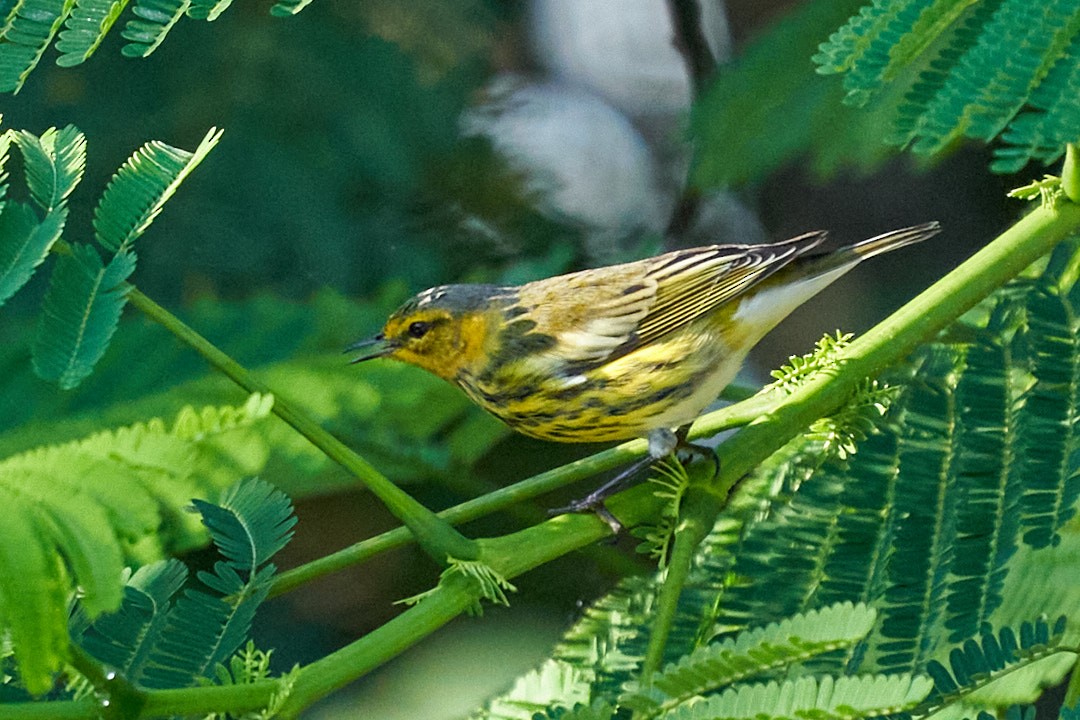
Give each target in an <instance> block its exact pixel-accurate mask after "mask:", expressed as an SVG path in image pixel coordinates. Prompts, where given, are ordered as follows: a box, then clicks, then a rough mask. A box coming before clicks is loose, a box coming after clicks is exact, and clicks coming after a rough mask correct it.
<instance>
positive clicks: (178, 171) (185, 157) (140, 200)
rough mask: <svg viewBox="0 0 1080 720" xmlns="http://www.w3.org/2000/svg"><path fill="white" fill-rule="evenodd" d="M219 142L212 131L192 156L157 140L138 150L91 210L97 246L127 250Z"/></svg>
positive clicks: (215, 131)
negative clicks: (92, 210)
mask: <svg viewBox="0 0 1080 720" xmlns="http://www.w3.org/2000/svg"><path fill="white" fill-rule="evenodd" d="M220 139H221V131H220V130H217V129H214V128H211V130H210V131H209V132H208V133H207V134H206V136H205V137H204V138H203V139H202V142H200V143H199V146H198V147H197V148H196V149H195V151H194V152H187V151H186V150H180V149H179V148H174V147H172V146H170V145H166V144H165V143H163V142H159V141H156V140H155V141H152V142H149V143H147V144H145V145H143V146H142V147H141V148H139V150H137V151H136V152H135V154H134V155H132V156H131V157H130V158H129V159H128V160H127V162H125V163H124V165H123V166H122V167H121V168H120V169H119V170H118V171H117V173H116V175H114V176H113V179H112V180H110V181H109V185H108V187H107V188H105V193H104V195H102V197H101V202H99V203H98V206H97V208H96V209H95V210H94V231H95V233H96V237H97V240H98V242H100V243H101V244H102V246H103V247H106V248H108V249H109V250H113V251H115V252H122V251H124V250H127V249H128V248H129V247H130V246H131V244H132V243H133V242H134V241H135V239H136V238H137V237H139V236H140V235H142V234H143V232H145V231H146V228H148V227H149V226H150V223H152V222H153V221H154V218H156V217H157V216H158V213H160V212H161V208H162V207H163V206H164V205H165V202H166V201H167V200H168V199H169V198H170V197H172V195H173V193H174V192H176V189H177V188H178V187H179V186H180V183H182V182H183V181H184V179H185V178H186V177H187V176H188V174H190V173H191V171H192V170H194V169H195V168H196V167H198V165H199V163H201V162H202V161H203V158H205V157H206V155H207V154H208V153H209V152H210V151H211V150H213V149H214V146H215V145H217V143H218V140H220Z"/></svg>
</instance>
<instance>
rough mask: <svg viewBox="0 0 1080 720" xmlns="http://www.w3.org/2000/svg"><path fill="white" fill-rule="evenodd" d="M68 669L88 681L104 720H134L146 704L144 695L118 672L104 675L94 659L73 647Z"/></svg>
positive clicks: (103, 670) (103, 671)
mask: <svg viewBox="0 0 1080 720" xmlns="http://www.w3.org/2000/svg"><path fill="white" fill-rule="evenodd" d="M69 652H70V653H71V666H72V667H73V668H75V669H76V670H78V671H79V673H80V674H81V675H82V676H83V677H84V678H86V679H87V680H89V681H90V684H91V685H93V686H94V689H95V690H96V691H97V693H98V696H99V697H100V698H101V701H100V704H99V709H100V711H101V714H102V716H103V717H106V718H129V717H136V716H137V715H138V714H139V712H140V711H141V710H142V707H143V705H144V704H145V703H146V693H144V692H143V691H142V690H139V689H138V688H137V687H135V686H134V685H132V684H131V683H130V682H128V680H127V678H125V677H124V676H123V675H120V674H119V673H117V672H111V671H108V672H107V671H106V670H105V669H104V668H103V667H102V666H101V663H99V662H98V661H97V660H96V659H94V658H93V657H92V656H91V655H90V654H89V653H88V652H86V651H85V650H83V649H82V648H81V647H79V646H78V645H76V644H75V643H72V644H71V646H70V648H69Z"/></svg>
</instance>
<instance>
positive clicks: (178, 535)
mask: <svg viewBox="0 0 1080 720" xmlns="http://www.w3.org/2000/svg"><path fill="white" fill-rule="evenodd" d="M269 411H270V399H269V398H265V397H262V396H258V395H255V396H252V398H251V399H249V401H248V403H247V404H246V405H245V406H244V407H243V408H221V409H211V410H204V411H203V412H201V413H198V414H195V413H194V411H192V410H190V409H187V410H185V411H184V412H182V413H180V416H179V417H178V418H177V421H176V422H175V423H174V424H173V426H172V427H171V428H169V427H166V425H165V424H164V423H163V422H161V421H160V420H156V421H151V422H150V423H146V424H141V425H136V426H132V427H129V428H122V429H119V430H116V431H112V432H102V433H98V434H96V435H93V436H91V437H88V438H86V439H84V440H81V441H77V442H71V443H67V444H65V445H58V446H50V447H44V448H39V449H36V450H33V451H30V452H26V453H22V454H20V455H16V456H12V457H9V458H6V459H3V460H0V501H3V502H4V506H5V507H7V508H9V509H10V511H11V513H12V515H11V516H10V517H8V518H7V519H6V520H5V521H4V530H5V534H6V536H7V537H8V538H9V540H10V541H11V542H10V544H5V547H4V548H2V549H0V627H3V628H6V629H7V630H9V631H10V632H11V636H12V638H13V639H14V642H15V656H16V659H17V661H18V663H19V666H20V671H21V676H22V677H23V679H24V682H25V683H26V685H27V687H28V689H30V690H31V691H32V692H40V691H42V690H44V689H45V688H47V687H48V683H49V682H50V679H49V678H50V673H51V672H53V671H55V670H56V669H57V668H58V667H59V663H60V662H61V660H62V659H63V657H64V649H65V648H66V643H67V641H66V632H67V631H66V629H64V627H65V626H66V624H67V616H68V609H69V603H70V599H71V596H72V593H73V592H74V588H75V586H76V585H77V586H79V587H80V588H81V589H82V599H81V602H80V606H81V608H82V612H83V613H84V614H85V615H86V616H87V617H89V618H91V619H92V618H94V617H96V616H98V615H100V614H101V613H103V612H106V611H112V610H115V609H116V607H117V606H118V605H119V604H120V603H121V590H122V588H121V585H120V583H119V579H120V577H121V570H122V568H123V564H124V562H135V561H137V562H140V563H142V562H148V561H151V560H154V559H157V558H159V557H161V555H162V552H163V551H164V550H165V549H177V548H183V547H190V546H191V545H193V544H194V543H195V538H197V537H198V529H197V528H196V527H193V526H192V520H191V519H189V518H185V517H184V515H185V513H184V508H185V507H186V506H187V504H188V503H189V502H190V500H191V498H192V497H196V496H202V497H206V496H213V495H214V494H215V493H216V492H217V490H218V488H219V487H221V485H220V484H217V478H216V477H215V476H212V475H211V476H209V477H208V476H206V475H200V474H198V473H197V468H198V467H199V465H200V462H199V459H200V457H201V456H202V455H203V454H204V452H205V449H206V448H207V447H213V446H214V445H215V444H219V443H225V442H228V441H229V434H230V433H231V432H232V431H233V430H236V429H239V428H243V427H244V426H247V425H250V424H252V423H254V422H256V421H258V420H260V419H261V418H264V417H265V416H266V415H267V414H268V413H269ZM231 442H233V443H241V444H242V442H243V438H242V436H236V435H233V436H232V439H231ZM258 487H261V486H256V489H258ZM238 492H239V491H234V494H233V495H229V496H227V501H228V502H229V503H230V507H232V506H233V505H236V504H237V503H241V505H240V506H239V508H240V509H239V510H238V516H239V517H242V518H246V519H249V520H250V522H251V526H250V527H251V528H253V529H259V530H260V531H261V534H260V535H259V536H258V537H257V538H256V540H257V541H258V545H257V546H258V548H259V549H260V552H262V553H263V554H262V555H260V556H259V558H260V561H261V565H260V570H261V571H263V572H265V559H266V558H267V557H269V555H270V554H272V553H273V552H274V551H275V549H276V548H279V547H280V544H281V542H282V541H281V536H280V532H279V531H278V530H279V529H278V528H277V527H276V526H273V525H271V526H270V527H269V529H266V527H265V525H264V523H268V522H269V521H268V520H267V519H266V518H267V517H274V515H273V514H274V513H278V514H280V513H282V512H283V509H282V503H281V501H280V500H279V499H278V496H272V495H271V494H269V493H266V494H263V495H259V494H258V493H257V492H255V491H253V490H245V492H244V493H243V494H240V495H239V498H240V499H239V500H237V495H236V493H238ZM244 498H247V500H244ZM242 503H247V504H246V505H244V504H242ZM286 504H287V503H286ZM264 508H265V509H264ZM266 513H269V514H270V515H267V514H266ZM286 529H287V528H286ZM219 534H220V533H219ZM5 588H6V589H7V590H5ZM9 591H10V592H11V594H10V595H8V594H7V593H8V592H9ZM125 592H126V594H130V592H127V591H125ZM245 612H246V610H245ZM241 626H242V623H241ZM238 627H240V626H238ZM228 639H229V640H230V642H231V637H230V638H228ZM230 652H231V651H230Z"/></svg>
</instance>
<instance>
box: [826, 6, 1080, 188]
mask: <svg viewBox="0 0 1080 720" xmlns="http://www.w3.org/2000/svg"><path fill="white" fill-rule="evenodd" d="M1078 48H1080V7H1078V6H1077V5H1076V3H1075V2H1073V0H1047V1H1046V2H1039V3H1031V2H1027V1H1026V0H986V1H985V2H972V0H874V2H873V3H872V4H871V5H868V6H866V7H864V8H863V9H862V10H861V11H860V12H859V14H857V15H856V16H854V17H852V18H851V19H850V20H849V21H848V22H847V24H845V25H844V26H843V27H841V28H840V30H838V31H836V32H835V33H833V35H832V36H831V37H830V38H829V40H828V41H827V42H825V43H823V44H822V45H821V47H820V49H819V52H818V54H817V55H816V56H815V57H814V61H815V62H816V63H818V71H819V72H821V73H844V87H845V89H846V90H847V97H846V102H848V103H851V104H853V105H857V106H860V107H861V106H870V105H879V104H880V103H881V102H882V101H883V100H884V101H885V102H891V99H892V98H895V97H897V96H898V95H899V96H903V98H904V100H903V103H902V104H901V105H900V106H899V107H895V106H894V108H893V110H892V111H891V112H890V115H891V121H892V123H893V127H894V130H893V132H892V133H891V137H890V140H891V141H892V142H894V143H896V144H898V145H908V144H910V146H911V147H912V149H913V150H914V151H915V152H917V153H921V154H927V155H930V154H936V153H939V152H941V151H943V150H945V149H946V148H948V147H949V146H950V145H951V144H952V143H953V141H955V140H957V139H958V138H961V137H967V138H972V139H979V140H983V141H987V142H989V141H991V140H993V139H995V138H998V137H1001V138H1002V139H1003V140H1004V141H1005V143H1006V146H1005V147H1002V148H999V149H998V150H997V151H996V152H995V161H994V163H993V164H992V165H991V169H992V170H994V171H996V172H1015V171H1017V170H1019V169H1021V168H1022V167H1023V166H1024V165H1025V164H1026V163H1027V162H1029V161H1030V160H1033V159H1034V160H1040V161H1042V162H1044V163H1050V162H1053V161H1054V160H1056V159H1057V158H1059V157H1060V156H1061V154H1062V153H1063V152H1064V149H1065V145H1066V143H1069V142H1073V141H1074V140H1075V139H1076V138H1077V137H1080V111H1078V110H1077V109H1076V103H1075V98H1076V89H1077V87H1078V85H1080V71H1077V63H1076V57H1077V53H1078V52H1080V49H1078ZM871 100H873V103H871Z"/></svg>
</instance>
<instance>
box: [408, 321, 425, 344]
mask: <svg viewBox="0 0 1080 720" xmlns="http://www.w3.org/2000/svg"><path fill="white" fill-rule="evenodd" d="M430 329H431V323H428V322H423V321H422V320H418V321H416V322H414V323H412V324H411V325H409V329H408V331H407V332H408V333H409V336H410V337H414V338H416V339H418V340H419V339H420V338H422V337H424V336H425V335H427V334H428V330H430Z"/></svg>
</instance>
